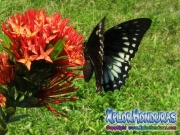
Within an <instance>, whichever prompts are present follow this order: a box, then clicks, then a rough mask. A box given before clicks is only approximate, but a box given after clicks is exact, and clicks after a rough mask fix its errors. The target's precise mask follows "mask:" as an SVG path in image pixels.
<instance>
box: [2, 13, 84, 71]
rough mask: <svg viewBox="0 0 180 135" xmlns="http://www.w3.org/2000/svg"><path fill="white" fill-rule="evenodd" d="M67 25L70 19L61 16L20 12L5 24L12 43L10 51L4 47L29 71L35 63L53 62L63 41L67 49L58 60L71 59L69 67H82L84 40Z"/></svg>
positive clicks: (4, 27)
mask: <svg viewBox="0 0 180 135" xmlns="http://www.w3.org/2000/svg"><path fill="white" fill-rule="evenodd" d="M67 24H68V19H62V18H61V16H60V15H59V14H58V13H55V14H54V15H53V16H47V15H46V13H45V11H44V10H42V11H41V10H28V11H27V12H25V13H24V14H22V15H21V14H19V13H17V14H16V16H14V15H13V16H12V17H11V18H9V19H8V20H7V24H6V23H3V25H2V30H3V31H4V33H5V34H7V35H8V37H9V38H10V40H11V41H12V43H11V46H10V48H7V47H5V48H6V49H7V50H8V51H10V52H11V53H12V54H13V55H14V57H15V59H16V61H17V62H20V63H23V64H25V65H26V67H27V68H28V70H30V68H31V63H32V62H33V61H35V60H42V59H44V60H46V61H48V62H51V63H53V59H54V58H52V57H51V53H53V50H54V47H55V45H56V43H57V42H58V41H60V40H62V41H64V42H62V44H63V46H64V50H63V51H62V52H61V53H60V54H59V56H58V57H60V56H61V55H65V56H68V61H69V65H70V66H77V65H83V63H84V58H83V55H82V50H83V45H82V41H83V38H82V36H81V35H78V33H77V32H76V31H75V30H74V29H73V27H72V26H68V25H67ZM55 51H56V50H55Z"/></svg>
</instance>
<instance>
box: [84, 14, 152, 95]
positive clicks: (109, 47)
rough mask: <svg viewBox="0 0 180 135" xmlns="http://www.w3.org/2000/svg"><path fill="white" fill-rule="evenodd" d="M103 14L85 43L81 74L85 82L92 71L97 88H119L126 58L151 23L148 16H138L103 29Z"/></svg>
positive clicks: (125, 72) (124, 75)
mask: <svg viewBox="0 0 180 135" xmlns="http://www.w3.org/2000/svg"><path fill="white" fill-rule="evenodd" d="M105 19H106V17H104V18H103V19H102V20H101V21H100V22H99V23H98V24H97V25H96V27H95V28H94V29H93V31H92V33H91V35H90V37H89V39H88V40H87V42H85V44H84V45H85V49H84V58H85V64H84V66H83V74H84V79H85V81H86V82H89V80H90V79H91V77H92V75H93V72H94V73H95V79H96V87H97V91H98V92H101V91H102V87H103V88H104V91H106V92H107V91H114V90H115V89H120V88H121V86H123V85H124V84H125V80H126V78H128V72H129V70H130V69H131V66H130V61H131V59H132V58H134V56H135V53H136V52H137V51H138V47H139V45H140V42H141V40H142V38H143V36H144V34H145V33H146V32H147V30H148V29H149V28H150V26H151V22H152V21H151V19H149V18H138V19H133V20H129V21H126V22H124V23H121V24H118V25H116V26H114V27H112V28H110V29H108V30H107V31H105V32H104V27H105Z"/></svg>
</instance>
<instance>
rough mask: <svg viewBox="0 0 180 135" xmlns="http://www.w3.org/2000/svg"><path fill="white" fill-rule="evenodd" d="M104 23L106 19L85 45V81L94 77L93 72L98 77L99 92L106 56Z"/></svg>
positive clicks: (96, 28) (99, 24) (95, 29)
mask: <svg viewBox="0 0 180 135" xmlns="http://www.w3.org/2000/svg"><path fill="white" fill-rule="evenodd" d="M104 22H105V17H104V18H103V19H102V20H101V21H100V22H99V23H98V25H97V26H96V27H95V28H94V30H93V32H92V33H91V35H90V37H89V39H88V41H87V43H86V44H85V50H84V57H85V64H84V67H83V73H84V78H85V81H86V82H88V81H89V80H90V78H91V77H92V74H93V71H94V72H95V77H96V86H97V91H101V89H102V84H101V82H102V74H103V56H104V44H103V42H104V37H103V34H104Z"/></svg>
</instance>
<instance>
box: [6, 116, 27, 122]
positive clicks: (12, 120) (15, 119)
mask: <svg viewBox="0 0 180 135" xmlns="http://www.w3.org/2000/svg"><path fill="white" fill-rule="evenodd" d="M28 116H29V114H23V115H18V116H15V117H13V118H10V119H9V120H8V123H11V122H15V121H19V120H20V119H24V118H26V117H28Z"/></svg>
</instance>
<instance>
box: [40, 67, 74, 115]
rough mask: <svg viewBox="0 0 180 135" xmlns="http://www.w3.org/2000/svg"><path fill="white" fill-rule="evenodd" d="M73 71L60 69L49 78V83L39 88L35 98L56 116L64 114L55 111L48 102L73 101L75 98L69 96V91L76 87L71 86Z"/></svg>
mask: <svg viewBox="0 0 180 135" xmlns="http://www.w3.org/2000/svg"><path fill="white" fill-rule="evenodd" d="M75 77H76V76H75V75H74V74H73V73H69V72H67V71H66V70H60V71H59V72H58V74H56V75H54V76H53V77H51V78H49V82H50V83H49V84H48V85H47V86H45V87H42V88H39V90H38V92H37V98H38V100H39V102H40V103H41V104H43V105H44V106H46V107H47V108H48V110H49V111H51V112H52V113H53V114H55V115H56V116H64V117H67V116H66V115H65V114H62V113H59V112H58V111H56V110H55V109H54V108H53V107H52V106H51V105H50V104H59V103H63V102H67V101H75V100H76V99H77V98H76V97H75V96H74V97H70V95H69V93H71V92H74V91H76V90H77V89H76V88H74V87H72V86H71V85H72V81H73V80H74V79H75Z"/></svg>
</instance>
